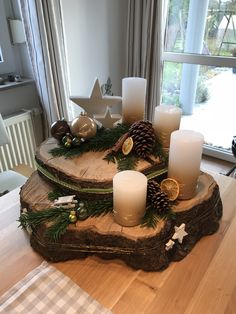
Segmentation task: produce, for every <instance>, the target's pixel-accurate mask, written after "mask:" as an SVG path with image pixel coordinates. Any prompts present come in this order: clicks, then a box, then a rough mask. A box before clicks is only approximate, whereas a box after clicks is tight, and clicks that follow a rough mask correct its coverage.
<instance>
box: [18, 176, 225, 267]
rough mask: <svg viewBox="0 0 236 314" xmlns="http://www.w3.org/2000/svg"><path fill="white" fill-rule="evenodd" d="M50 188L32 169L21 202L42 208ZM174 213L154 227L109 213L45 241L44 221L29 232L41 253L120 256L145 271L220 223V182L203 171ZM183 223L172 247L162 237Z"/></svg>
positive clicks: (55, 257)
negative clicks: (191, 193)
mask: <svg viewBox="0 0 236 314" xmlns="http://www.w3.org/2000/svg"><path fill="white" fill-rule="evenodd" d="M52 190H53V186H52V185H51V184H50V183H47V182H45V180H43V179H42V178H41V177H40V176H39V175H38V174H37V172H35V173H34V174H33V175H32V176H31V177H30V179H29V180H28V181H27V182H26V184H25V185H24V186H23V187H22V189H21V193H20V195H21V204H22V208H27V210H29V211H41V210H45V209H47V208H48V207H50V206H51V205H52V203H51V202H50V201H49V200H48V192H50V191H52ZM174 212H175V213H176V215H175V219H173V218H172V219H168V220H161V221H159V222H158V224H157V226H156V228H155V229H153V228H142V227H140V226H136V227H132V228H128V227H122V226H120V225H118V224H117V223H116V222H115V221H114V219H113V216H112V214H107V215H106V216H102V217H98V218H88V219H87V220H85V221H80V222H77V223H76V224H71V225H69V227H68V229H67V232H66V233H65V235H64V236H62V238H61V239H60V240H59V241H58V242H49V241H48V239H47V238H45V236H44V232H45V230H46V228H47V226H46V225H43V226H41V227H39V228H38V229H37V230H36V231H35V232H34V233H32V234H31V236H30V238H31V245H32V247H33V248H34V249H35V250H36V251H38V252H39V253H40V254H41V255H42V256H43V257H44V258H45V259H47V260H50V261H53V262H55V261H63V260H68V259H74V258H84V257H86V256H88V255H92V254H96V255H98V256H100V257H101V258H104V259H111V258H112V259H113V258H119V259H121V260H123V261H124V262H126V263H127V264H128V265H130V266H132V267H134V268H136V269H143V270H146V271H156V270H161V269H164V268H166V267H167V266H168V265H169V263H170V262H171V261H173V260H175V261H176V260H180V259H182V258H183V257H184V256H186V255H187V254H188V253H189V252H190V251H191V249H192V248H193V246H194V245H195V243H196V242H197V241H198V240H199V239H200V238H201V237H202V236H204V235H209V234H212V233H214V232H215V231H216V230H217V229H218V227H219V219H220V218H221V215H222V202H221V198H220V194H219V188H218V185H217V184H216V182H215V181H214V179H213V177H212V176H210V175H208V174H206V173H202V174H201V175H200V177H199V184H198V189H197V193H196V196H195V197H194V198H192V199H191V200H188V201H179V202H177V204H176V206H175V207H174ZM183 223H184V224H185V225H186V228H185V231H186V232H187V233H188V234H187V235H186V236H185V237H184V238H183V242H182V243H179V241H178V240H174V242H175V244H174V246H173V248H172V249H170V250H168V251H167V250H166V243H167V242H168V241H169V240H170V239H171V238H172V237H173V235H174V233H175V227H179V226H180V225H181V224H183Z"/></svg>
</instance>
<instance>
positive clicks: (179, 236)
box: [172, 223, 188, 243]
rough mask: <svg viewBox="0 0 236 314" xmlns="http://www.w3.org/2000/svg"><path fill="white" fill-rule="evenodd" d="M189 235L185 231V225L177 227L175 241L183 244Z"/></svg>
mask: <svg viewBox="0 0 236 314" xmlns="http://www.w3.org/2000/svg"><path fill="white" fill-rule="evenodd" d="M186 235H188V233H187V232H186V231H185V224H184V223H183V224H181V225H180V226H179V227H177V226H175V233H174V235H173V237H172V239H173V240H176V239H178V241H179V243H182V242H183V238H184V237H185V236H186Z"/></svg>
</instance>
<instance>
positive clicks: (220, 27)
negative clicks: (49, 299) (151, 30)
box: [162, 0, 236, 161]
mask: <svg viewBox="0 0 236 314" xmlns="http://www.w3.org/2000/svg"><path fill="white" fill-rule="evenodd" d="M168 3H169V5H168V10H167V12H168V13H167V23H166V30H165V51H164V54H163V60H164V68H163V84H162V103H166V104H170V103H172V104H176V105H178V106H180V107H181V108H182V110H183V116H182V121H181V128H182V129H193V130H196V131H198V132H201V133H202V134H203V135H204V138H205V145H204V152H205V153H206V154H209V155H212V156H214V157H218V158H222V159H225V160H229V161H235V159H234V157H233V155H232V151H231V144H232V140H233V137H234V136H235V135H236V120H235V118H236V97H235V90H236V3H235V0H234V1H233V0H228V1H226V0H201V1H199V0H169V2H168Z"/></svg>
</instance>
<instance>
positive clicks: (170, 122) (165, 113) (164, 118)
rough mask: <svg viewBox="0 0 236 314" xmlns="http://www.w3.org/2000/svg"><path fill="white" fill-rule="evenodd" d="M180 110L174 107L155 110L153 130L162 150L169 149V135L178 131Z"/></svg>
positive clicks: (169, 106)
mask: <svg viewBox="0 0 236 314" xmlns="http://www.w3.org/2000/svg"><path fill="white" fill-rule="evenodd" d="M181 114H182V110H181V109H180V108H178V107H176V106H174V105H160V106H157V107H156V108H155V114H154V122H153V128H154V130H155V134H156V136H157V137H158V139H159V140H160V142H161V144H162V146H163V148H169V147H170V135H171V133H172V132H173V131H176V130H178V129H179V125H180V119H181Z"/></svg>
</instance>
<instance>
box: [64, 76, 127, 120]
mask: <svg viewBox="0 0 236 314" xmlns="http://www.w3.org/2000/svg"><path fill="white" fill-rule="evenodd" d="M70 99H71V100H72V101H73V102H74V103H76V104H77V105H79V106H80V107H82V108H83V109H84V110H85V111H86V112H87V114H88V115H89V116H90V117H92V118H93V115H94V114H104V113H105V110H106V108H107V106H113V105H116V104H118V103H120V102H121V101H122V97H119V96H108V95H105V96H103V95H102V91H101V87H100V84H99V81H98V79H96V80H95V83H94V85H93V88H92V91H91V93H90V96H89V97H82V96H70Z"/></svg>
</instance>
